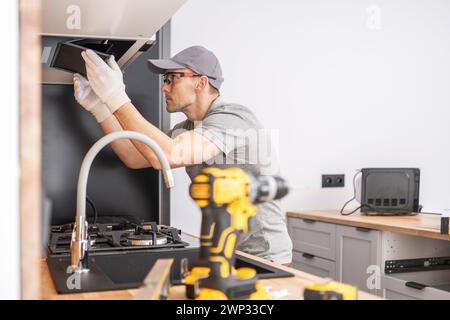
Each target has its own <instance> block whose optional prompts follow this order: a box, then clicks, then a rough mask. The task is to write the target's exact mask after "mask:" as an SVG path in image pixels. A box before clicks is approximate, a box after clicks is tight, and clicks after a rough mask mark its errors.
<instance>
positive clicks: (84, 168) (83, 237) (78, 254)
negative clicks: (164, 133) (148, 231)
mask: <svg viewBox="0 0 450 320" xmlns="http://www.w3.org/2000/svg"><path fill="white" fill-rule="evenodd" d="M119 139H132V140H138V141H140V142H142V143H145V144H146V145H147V146H148V147H149V148H150V149H152V151H153V152H154V153H155V155H156V156H157V157H158V160H159V162H160V164H161V168H162V174H163V179H164V183H165V185H166V187H167V188H172V187H173V186H174V179H173V175H172V170H171V168H170V164H169V161H168V160H167V157H166V155H165V154H164V152H163V151H162V149H161V147H160V146H159V145H158V144H157V143H156V142H155V141H153V140H152V139H150V138H149V137H147V136H146V135H144V134H142V133H138V132H134V131H119V132H113V133H110V134H108V135H106V136H104V137H103V138H101V139H100V140H98V141H97V142H96V143H95V144H94V145H93V146H92V147H91V149H89V151H88V153H87V154H86V156H85V157H84V159H83V163H82V164H81V169H80V175H79V177H78V186H77V211H76V217H75V225H74V228H73V232H72V241H71V243H70V260H71V267H72V272H80V273H81V272H88V271H89V266H88V249H89V241H88V222H87V220H86V189H87V180H88V176H89V170H90V168H91V165H92V162H93V161H94V159H95V157H96V156H97V154H98V153H99V152H100V151H101V150H102V149H103V147H105V146H106V145H108V144H110V143H111V142H113V141H115V140H119Z"/></svg>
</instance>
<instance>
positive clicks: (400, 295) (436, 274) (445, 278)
mask: <svg viewBox="0 0 450 320" xmlns="http://www.w3.org/2000/svg"><path fill="white" fill-rule="evenodd" d="M411 282H415V283H419V284H423V285H426V287H425V288H423V289H420V288H419V287H417V286H416V285H414V283H412V284H411ZM382 283H383V288H384V292H385V298H386V299H394V300H450V270H443V271H424V272H411V273H403V274H396V275H384V276H383V278H382ZM407 284H409V286H408V285H407ZM411 286H412V287H411ZM414 287H416V288H414Z"/></svg>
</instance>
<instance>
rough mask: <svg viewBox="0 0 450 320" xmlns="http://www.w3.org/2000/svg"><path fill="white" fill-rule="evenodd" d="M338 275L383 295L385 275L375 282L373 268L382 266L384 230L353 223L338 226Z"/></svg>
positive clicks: (342, 278) (362, 288) (347, 281)
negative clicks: (352, 225) (382, 234)
mask: <svg viewBox="0 0 450 320" xmlns="http://www.w3.org/2000/svg"><path fill="white" fill-rule="evenodd" d="M336 236H337V249H336V263H337V275H336V276H337V278H338V280H339V281H341V282H343V283H347V284H351V285H353V286H356V287H357V288H358V289H359V290H362V291H366V292H369V293H372V294H375V295H379V296H381V295H382V294H383V292H382V290H381V274H379V275H376V277H377V278H378V280H377V281H375V282H374V281H372V280H373V279H372V277H371V273H370V272H371V270H372V268H377V266H379V265H380V260H381V236H380V231H377V230H371V229H365V228H357V227H350V226H342V225H341V226H337V228H336Z"/></svg>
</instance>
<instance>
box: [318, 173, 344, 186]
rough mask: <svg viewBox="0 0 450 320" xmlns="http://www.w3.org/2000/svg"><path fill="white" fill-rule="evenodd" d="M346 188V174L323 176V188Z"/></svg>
mask: <svg viewBox="0 0 450 320" xmlns="http://www.w3.org/2000/svg"><path fill="white" fill-rule="evenodd" d="M344 186H345V175H344V174H323V175H322V188H336V187H344Z"/></svg>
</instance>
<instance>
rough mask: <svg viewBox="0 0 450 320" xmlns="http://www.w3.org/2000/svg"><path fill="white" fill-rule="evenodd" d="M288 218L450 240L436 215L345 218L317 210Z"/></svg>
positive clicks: (298, 213)
mask: <svg viewBox="0 0 450 320" xmlns="http://www.w3.org/2000/svg"><path fill="white" fill-rule="evenodd" d="M287 216H288V217H291V218H302V219H310V220H316V221H322V222H328V223H334V224H341V225H347V226H354V227H362V228H369V229H375V230H380V231H390V232H396V233H400V234H406V235H411V236H419V237H426V238H432V239H439V240H447V241H449V240H450V235H449V234H441V233H440V216H439V215H434V214H422V213H421V214H418V215H416V216H365V215H362V214H361V213H359V212H356V213H354V214H352V215H350V216H343V215H341V214H340V213H339V210H320V211H319V210H317V211H296V212H293V211H291V212H288V213H287Z"/></svg>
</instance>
